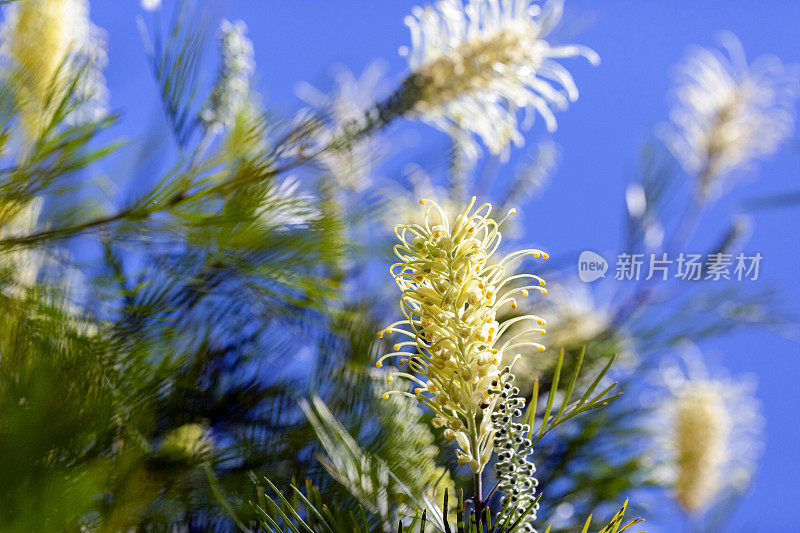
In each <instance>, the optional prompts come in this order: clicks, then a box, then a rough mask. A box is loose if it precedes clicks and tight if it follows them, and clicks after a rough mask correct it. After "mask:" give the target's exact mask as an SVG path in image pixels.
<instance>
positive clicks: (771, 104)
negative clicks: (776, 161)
mask: <svg viewBox="0 0 800 533" xmlns="http://www.w3.org/2000/svg"><path fill="white" fill-rule="evenodd" d="M720 40H721V42H722V45H723V48H724V50H725V52H727V53H723V52H721V51H719V50H714V49H708V48H697V49H695V50H694V51H693V52H692V54H691V55H690V56H689V57H688V59H687V60H686V61H685V63H684V64H683V65H682V66H681V68H680V70H679V77H678V81H679V84H678V86H677V88H676V90H675V99H676V105H675V107H673V109H672V111H671V113H670V119H671V123H670V124H669V125H666V126H665V127H664V128H663V130H662V137H663V138H664V141H665V142H666V144H667V146H668V147H669V149H670V150H671V151H672V152H673V154H674V155H675V157H676V158H677V159H678V161H679V162H680V163H681V165H682V166H683V167H684V169H685V170H686V171H687V172H689V173H690V174H692V175H693V176H696V177H697V179H698V192H699V193H700V194H701V195H702V196H708V195H715V194H718V193H719V192H720V190H721V189H722V188H723V185H724V184H725V182H726V181H729V179H730V177H731V176H730V175H731V173H733V172H735V171H736V170H740V169H743V168H745V167H746V166H747V165H748V164H749V163H751V162H752V161H753V160H754V159H757V158H762V157H765V156H768V155H771V154H773V153H775V151H776V150H777V149H778V146H779V145H780V144H781V143H782V142H783V141H784V140H786V139H787V138H788V137H790V136H791V135H792V131H793V130H794V101H795V98H796V96H797V93H798V74H800V72H799V71H798V68H797V66H794V65H791V66H790V65H784V64H782V63H781V61H780V60H779V59H778V58H776V57H772V56H765V57H761V58H759V59H757V60H756V61H754V62H753V63H751V64H749V65H748V63H747V60H746V58H745V54H744V50H743V49H742V45H741V43H740V42H739V40H738V39H737V38H736V36H735V35H733V34H732V33H724V34H723V35H722V37H721V39H720Z"/></svg>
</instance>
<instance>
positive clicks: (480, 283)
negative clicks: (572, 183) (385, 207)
mask: <svg viewBox="0 0 800 533" xmlns="http://www.w3.org/2000/svg"><path fill="white" fill-rule="evenodd" d="M420 203H421V204H422V205H423V206H426V208H425V218H424V223H423V224H410V225H404V224H400V225H397V226H395V234H396V235H397V238H398V239H399V240H400V244H397V245H395V247H394V252H395V255H397V257H398V258H399V259H400V262H398V263H396V264H394V265H392V267H391V269H390V271H391V273H392V276H393V277H394V279H395V282H396V283H397V285H398V286H399V287H400V289H401V290H402V291H403V295H402V297H401V299H400V304H401V309H402V311H403V315H405V319H404V320H401V321H399V322H395V323H394V324H391V325H390V326H388V327H387V328H385V329H384V330H382V331H381V332H379V333H378V338H382V337H383V336H384V335H385V334H388V333H392V332H394V333H398V334H400V335H404V336H405V337H407V338H408V340H404V341H401V342H398V343H397V344H395V345H394V347H393V351H392V352H391V353H388V354H386V355H384V356H383V357H381V358H380V359H379V360H378V363H377V366H379V367H380V366H382V365H383V362H384V361H385V360H386V359H388V358H392V357H397V358H399V362H398V365H399V366H400V367H401V370H400V371H394V372H392V373H390V374H389V376H388V378H387V379H388V380H389V381H393V380H394V378H396V377H402V378H405V379H408V380H410V381H412V382H414V383H416V385H417V387H416V388H415V389H414V393H413V394H412V393H410V392H402V391H389V392H388V393H386V394H384V398H387V397H388V395H389V394H392V393H396V394H405V395H407V396H411V397H413V398H416V399H417V400H418V401H419V402H420V403H423V404H425V405H427V406H428V407H429V408H430V409H431V410H432V411H433V412H434V413H435V415H436V416H435V418H434V419H433V425H434V426H436V427H444V428H445V430H444V431H445V433H444V435H445V437H446V438H448V439H456V441H457V442H458V445H459V447H460V449H459V450H457V451H456V453H457V455H458V460H459V463H460V464H462V465H465V464H469V465H470V468H471V469H472V471H473V472H476V473H479V472H481V471H482V470H483V467H484V466H485V465H486V463H487V462H488V461H489V458H490V456H491V454H492V449H493V446H494V435H495V430H496V429H497V428H496V427H495V423H494V422H493V421H492V417H491V416H490V415H491V413H492V412H493V411H494V410H495V408H496V407H497V405H498V398H500V390H499V389H498V384H499V379H500V378H501V376H502V375H503V373H504V367H503V359H504V357H506V356H507V357H508V358H509V359H510V361H507V362H506V364H508V363H511V364H513V362H514V361H516V360H517V359H518V358H519V357H520V356H519V355H513V354H514V350H516V349H517V348H519V347H522V346H533V347H536V348H538V349H539V350H544V346H543V345H541V344H538V343H535V342H532V341H531V340H530V339H529V337H528V335H527V334H528V333H529V331H530V329H529V330H528V331H525V332H524V334H523V335H522V336H523V337H524V338H522V339H521V338H520V335H515V336H512V337H510V338H508V339H504V342H502V343H501V342H500V341H499V339H500V338H501V337H502V335H503V333H504V332H505V331H506V329H508V328H509V327H510V326H511V325H513V324H515V323H518V322H522V321H527V322H529V323H531V325H532V328H531V329H532V330H533V331H536V332H539V333H540V334H544V329H542V328H541V326H544V325H545V321H544V320H543V319H542V318H539V317H537V316H534V315H524V316H519V317H516V318H514V319H511V320H508V321H506V322H504V323H503V325H502V326H501V325H498V323H497V320H496V315H497V312H498V310H499V309H500V308H501V307H502V306H505V305H509V306H511V307H512V308H516V307H517V298H518V297H526V296H528V294H529V291H531V290H537V291H539V292H541V293H542V294H546V293H547V290H546V289H545V288H544V285H545V282H544V280H542V279H541V278H540V277H538V276H535V275H533V274H513V273H511V269H512V267H513V266H514V265H515V264H516V263H517V262H519V261H521V260H522V259H523V258H525V257H528V256H532V257H534V258H545V259H546V258H547V254H546V253H544V252H542V251H540V250H519V251H516V252H514V253H511V254H509V255H507V256H505V257H504V258H502V259H500V260H494V258H493V255H494V253H495V252H496V250H497V248H498V246H499V245H500V225H501V224H502V223H503V221H505V219H506V218H507V217H508V216H509V215H511V214H514V212H515V211H514V210H513V209H512V210H511V211H509V212H508V214H507V215H506V216H505V217H503V219H501V220H500V221H499V222H498V221H496V220H494V219H493V218H491V216H490V215H491V212H492V206H491V205H490V204H483V205H481V206H480V207H478V208H475V207H474V206H475V198H474V197H473V198H472V200H471V201H470V202H469V204H468V205H467V207H466V208H465V209H464V210H463V211H462V212H461V214H459V215H458V216H457V217H455V220H449V219H448V217H447V215H446V214H445V212H444V211H443V210H442V209H441V208H440V207H439V205H438V204H436V203H435V202H431V201H427V200H421V201H420ZM512 284H513V286H512ZM526 329H528V328H526ZM409 350H410V351H409ZM402 367H407V369H408V370H407V371H403V369H402Z"/></svg>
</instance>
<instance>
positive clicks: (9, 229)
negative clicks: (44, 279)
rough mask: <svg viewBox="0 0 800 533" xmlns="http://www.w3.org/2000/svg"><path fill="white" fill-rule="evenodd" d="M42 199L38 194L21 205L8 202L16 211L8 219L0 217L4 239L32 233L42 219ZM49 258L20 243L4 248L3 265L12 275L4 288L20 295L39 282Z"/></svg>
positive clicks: (0, 260) (0, 236)
mask: <svg viewBox="0 0 800 533" xmlns="http://www.w3.org/2000/svg"><path fill="white" fill-rule="evenodd" d="M42 203H43V200H42V198H35V199H34V200H32V201H30V202H29V203H28V204H27V205H25V206H23V207H21V208H18V207H16V206H4V207H5V208H6V209H11V210H12V211H11V214H10V217H9V218H8V219H5V216H3V218H2V220H0V239H7V238H11V237H20V236H25V235H28V234H30V233H32V232H33V231H34V230H35V229H36V226H37V225H38V223H39V214H40V213H41V211H42ZM3 215H5V213H3ZM45 261H46V256H45V255H44V254H43V253H41V252H40V251H38V250H36V249H33V248H26V247H18V248H12V249H11V250H8V251H5V250H4V251H2V252H0V268H2V269H3V270H7V271H8V273H9V274H10V275H11V278H10V280H9V281H10V283H9V284H8V286H7V287H5V288H4V290H6V291H7V292H8V295H9V296H15V297H19V296H20V295H21V292H22V291H24V290H25V289H28V288H30V287H32V286H33V285H34V284H35V283H36V279H37V278H38V277H39V272H41V270H42V268H43V267H44V265H45Z"/></svg>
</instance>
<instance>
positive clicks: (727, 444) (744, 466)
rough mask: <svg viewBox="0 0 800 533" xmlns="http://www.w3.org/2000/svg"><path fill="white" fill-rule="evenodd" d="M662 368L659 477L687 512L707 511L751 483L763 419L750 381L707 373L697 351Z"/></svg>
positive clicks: (658, 432) (656, 430) (658, 429)
mask: <svg viewBox="0 0 800 533" xmlns="http://www.w3.org/2000/svg"><path fill="white" fill-rule="evenodd" d="M685 366H686V371H684V369H683V368H681V367H680V366H678V365H677V364H673V365H668V366H666V367H665V368H664V369H663V370H662V378H663V381H664V383H665V385H666V389H667V398H666V401H663V402H662V405H661V408H660V415H661V416H658V417H656V420H658V422H657V427H655V428H654V431H655V432H656V434H657V435H658V437H657V438H658V440H659V442H660V443H661V446H660V453H662V460H663V463H662V466H663V469H662V476H663V477H664V478H665V479H664V481H666V482H667V483H668V484H669V485H671V487H672V490H673V493H674V496H675V499H676V500H677V503H678V505H680V507H681V509H683V511H684V512H685V513H687V514H688V515H695V514H700V513H702V512H704V511H707V510H708V509H709V508H710V507H712V506H713V505H714V504H715V503H717V502H718V501H720V500H721V499H722V498H723V497H724V496H727V495H731V494H741V493H742V492H743V491H744V490H745V489H746V488H747V487H748V486H749V484H750V480H751V479H752V475H753V472H754V469H755V463H756V461H757V459H758V455H759V452H760V448H761V441H762V436H761V430H762V425H763V421H762V418H761V415H760V413H759V404H758V402H757V400H756V399H755V398H754V389H755V386H754V384H753V383H752V382H750V381H747V380H743V381H732V380H730V379H719V378H714V377H711V376H710V375H709V373H708V370H707V368H706V367H705V365H704V363H703V362H702V360H701V359H700V356H699V354H697V355H693V354H692V355H691V357H686V358H685Z"/></svg>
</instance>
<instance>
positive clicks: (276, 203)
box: [257, 177, 320, 231]
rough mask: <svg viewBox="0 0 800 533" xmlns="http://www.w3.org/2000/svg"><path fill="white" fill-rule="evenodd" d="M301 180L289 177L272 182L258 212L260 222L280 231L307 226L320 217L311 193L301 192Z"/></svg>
mask: <svg viewBox="0 0 800 533" xmlns="http://www.w3.org/2000/svg"><path fill="white" fill-rule="evenodd" d="M299 187H300V181H299V180H298V179H297V178H294V177H289V178H286V179H284V180H283V181H281V182H280V183H278V184H272V185H271V187H270V189H269V191H268V192H267V194H266V196H265V198H264V201H263V202H262V204H261V207H260V208H259V210H258V212H257V216H258V219H259V222H260V223H261V224H262V225H264V226H265V227H268V228H273V229H277V230H279V231H284V230H289V229H292V228H300V227H306V226H308V225H309V224H311V222H313V221H314V220H316V219H318V218H319V217H320V212H319V211H318V210H317V209H316V208H315V207H314V199H313V197H311V196H310V195H307V194H302V193H301V192H299V190H298V189H299Z"/></svg>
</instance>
